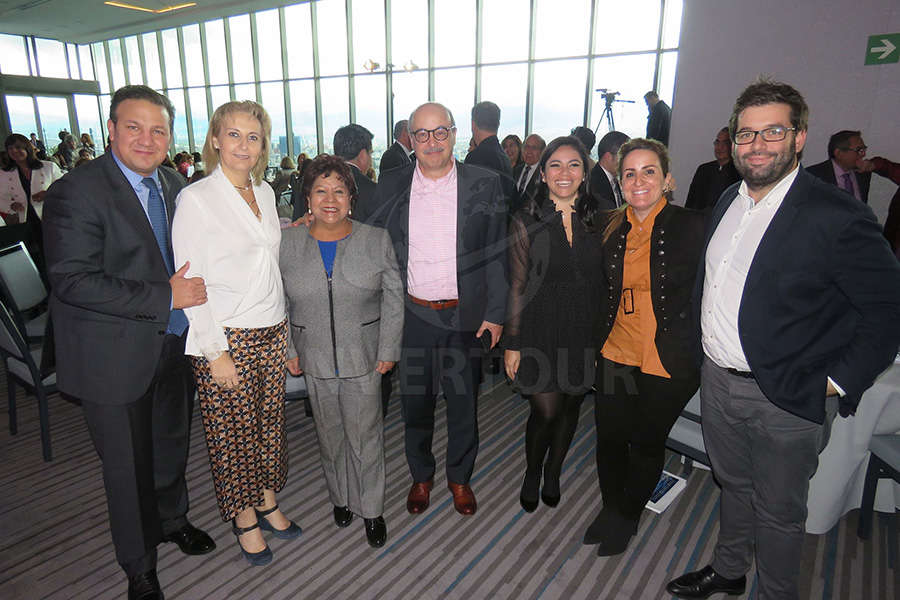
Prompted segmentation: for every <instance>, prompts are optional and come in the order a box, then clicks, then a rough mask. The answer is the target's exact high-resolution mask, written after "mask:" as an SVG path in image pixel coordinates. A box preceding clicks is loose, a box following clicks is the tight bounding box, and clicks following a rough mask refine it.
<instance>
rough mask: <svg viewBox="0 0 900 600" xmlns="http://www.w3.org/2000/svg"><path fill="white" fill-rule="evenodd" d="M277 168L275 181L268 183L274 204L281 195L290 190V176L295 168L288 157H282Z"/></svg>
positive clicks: (292, 161)
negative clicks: (273, 197)
mask: <svg viewBox="0 0 900 600" xmlns="http://www.w3.org/2000/svg"><path fill="white" fill-rule="evenodd" d="M278 166H279V169H278V172H277V173H276V174H275V179H274V180H272V182H271V183H270V185H271V186H272V191H273V192H274V193H275V201H276V202H277V201H278V199H279V198H281V194H283V193H284V192H286V191H287V190H289V189H290V188H291V175H293V174H294V171H295V169H296V168H297V167H296V165H294V160H293V159H292V158H291V157H290V156H285V157H283V158H282V159H281V163H280V164H279V165H278Z"/></svg>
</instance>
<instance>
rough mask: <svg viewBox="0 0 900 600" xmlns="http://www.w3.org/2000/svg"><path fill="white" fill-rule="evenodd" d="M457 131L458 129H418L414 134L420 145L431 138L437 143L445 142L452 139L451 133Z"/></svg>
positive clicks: (442, 127)
mask: <svg viewBox="0 0 900 600" xmlns="http://www.w3.org/2000/svg"><path fill="white" fill-rule="evenodd" d="M451 131H456V127H444V126H443V125H441V126H440V127H435V128H434V129H416V130H415V131H413V132H412V135H413V138H415V140H416V141H417V142H419V143H420V144H424V143H425V142H427V141H428V138H429V136H430V137H433V138H434V140H435V141H436V142H443V141H444V140H446V139H447V138H448V137H450V132H451Z"/></svg>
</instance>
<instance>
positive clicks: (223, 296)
mask: <svg viewBox="0 0 900 600" xmlns="http://www.w3.org/2000/svg"><path fill="white" fill-rule="evenodd" d="M253 193H254V194H255V196H256V203H257V205H258V206H259V211H260V213H261V214H262V220H261V221H260V220H258V219H257V218H256V216H255V215H254V214H253V211H251V210H250V207H249V206H248V205H247V203H246V202H245V201H244V199H243V198H241V196H240V194H239V193H238V192H237V190H235V189H234V186H233V185H232V184H231V182H230V181H229V180H228V178H227V177H226V176H225V174H224V173H223V172H222V170H221V168H216V170H215V171H213V172H212V173H211V174H210V175H209V176H207V177H204V178H203V179H201V180H199V181H197V182H195V183H193V184H191V185H189V186H187V187H186V188H184V189H183V190H181V193H180V194H178V199H177V200H176V206H177V208H176V210H175V219H174V222H173V223H172V247H173V249H174V251H175V266H176V268H180V267H181V266H182V265H183V264H184V263H185V261H190V263H191V266H190V268H189V269H188V272H187V274H186V275H185V276H186V277H202V278H203V279H204V280H205V282H206V295H207V298H208V300H207V302H206V304H201V305H200V306H194V307H191V308H186V309H184V312H185V314H186V315H187V318H188V321H189V322H190V324H191V326H190V328H189V329H188V335H187V342H186V347H185V353H186V354H190V355H193V356H206V357H208V358H209V357H214V356H215V355H217V354H219V353H220V352H224V351H227V350H228V341H227V340H226V338H225V331H224V328H225V327H237V328H258V327H271V326H273V325H277V324H279V323H281V322H282V321H283V320H284V318H285V304H284V290H283V287H282V283H281V271H280V270H279V268H278V252H279V246H280V244H281V227H280V226H279V222H278V214H277V212H276V210H275V194H274V193H273V192H272V188H271V187H270V186H269V185H268V184H267V183H266V182H264V181H263V182H261V185H254V186H253Z"/></svg>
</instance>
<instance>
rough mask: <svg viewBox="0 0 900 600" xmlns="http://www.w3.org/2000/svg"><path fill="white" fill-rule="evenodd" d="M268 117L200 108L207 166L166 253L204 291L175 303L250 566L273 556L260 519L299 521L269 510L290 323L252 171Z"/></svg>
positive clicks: (259, 185) (224, 508) (291, 533)
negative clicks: (171, 252) (201, 296)
mask: <svg viewBox="0 0 900 600" xmlns="http://www.w3.org/2000/svg"><path fill="white" fill-rule="evenodd" d="M271 129H272V125H271V121H270V119H269V115H268V114H267V113H266V111H265V109H263V107H262V106H260V105H259V104H257V103H256V102H252V101H250V100H245V101H241V102H227V103H225V104H223V105H222V106H220V107H219V108H217V109H216V111H215V112H214V113H213V116H212V119H210V123H209V130H208V131H207V134H206V142H205V143H204V145H203V163H204V164H205V165H206V166H207V168H208V169H210V170H211V171H210V173H209V175H207V176H206V177H204V178H203V179H201V180H200V181H198V182H197V183H193V184H191V185H190V186H188V187H187V188H185V189H184V190H182V192H181V194H180V195H179V199H178V211H177V212H176V213H175V221H174V223H173V225H172V242H173V246H174V249H175V258H176V262H178V263H179V264H182V263H183V264H185V265H187V273H188V274H189V275H192V276H195V277H202V278H203V279H204V280H205V281H206V283H207V289H208V290H209V301H208V302H207V303H205V304H203V305H201V306H196V307H192V308H189V309H187V310H186V311H185V312H186V314H187V317H188V319H189V320H190V322H191V327H190V329H189V330H188V337H187V344H186V346H185V353H186V354H188V355H189V356H190V357H191V363H192V365H193V371H194V380H195V381H196V383H197V395H198V398H199V399H200V414H201V416H202V417H203V428H204V430H205V431H206V445H207V448H208V449H209V462H210V466H211V467H212V476H213V484H214V487H215V491H216V501H217V504H218V507H219V513H220V515H221V517H222V520H223V521H229V520H230V521H231V526H232V532H233V533H234V535H235V536H236V537H237V540H238V544H239V546H240V549H241V553H242V554H243V555H244V558H246V560H247V562H249V563H250V564H251V565H264V564H267V563H268V562H270V561H271V560H272V551H271V549H270V548H269V546H268V544H266V541H265V539H264V538H263V535H262V530H265V531H268V532H270V533H272V535H274V536H275V537H277V538H280V539H293V538H296V537H298V536H300V534H301V533H302V532H301V529H300V527H299V526H298V525H297V524H296V523H294V522H292V521H291V520H289V519H288V518H287V517H286V516H285V515H284V513H283V512H282V511H281V510H280V509H279V506H278V502H277V499H276V494H277V493H278V492H279V491H281V489H282V488H283V487H284V484H285V482H286V481H287V468H288V464H287V437H286V433H285V426H284V383H285V361H286V360H287V345H288V327H287V320H286V318H285V314H286V313H285V303H284V290H283V287H282V283H281V271H280V270H279V267H278V249H279V245H280V243H281V228H280V225H279V222H278V214H277V212H276V209H275V197H274V194H273V193H272V188H271V187H269V185H268V184H267V183H265V182H264V181H263V180H262V176H263V173H265V170H266V165H267V164H268V158H269V156H268V155H269V151H268V149H269V141H270V139H271V137H270V136H271Z"/></svg>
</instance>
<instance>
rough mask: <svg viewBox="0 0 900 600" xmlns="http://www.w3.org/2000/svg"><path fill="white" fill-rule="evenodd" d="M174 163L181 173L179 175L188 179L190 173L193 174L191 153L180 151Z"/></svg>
mask: <svg viewBox="0 0 900 600" xmlns="http://www.w3.org/2000/svg"><path fill="white" fill-rule="evenodd" d="M176 164H177V165H178V172H179V173H181V176H182V177H184V178H185V179H187V180H190V178H191V175H193V174H194V157H193V156H192V155H191V153H190V152H181V153H180V154H179V156H178V160H177V161H176Z"/></svg>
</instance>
